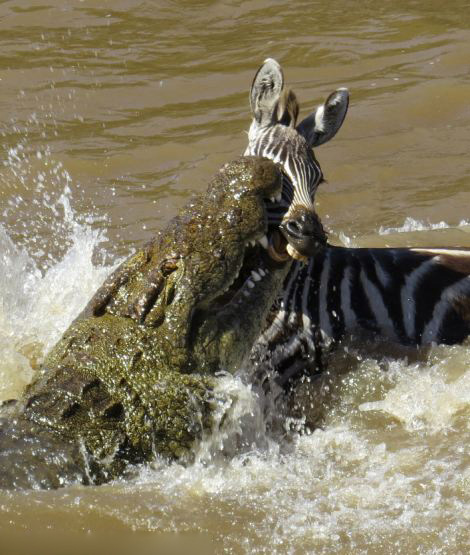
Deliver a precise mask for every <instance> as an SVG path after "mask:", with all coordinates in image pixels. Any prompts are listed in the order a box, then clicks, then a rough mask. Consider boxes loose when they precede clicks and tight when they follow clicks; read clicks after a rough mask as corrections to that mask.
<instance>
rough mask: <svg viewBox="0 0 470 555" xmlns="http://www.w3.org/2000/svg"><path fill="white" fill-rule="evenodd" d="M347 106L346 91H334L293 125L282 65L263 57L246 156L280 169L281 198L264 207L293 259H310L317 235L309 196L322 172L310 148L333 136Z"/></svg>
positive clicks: (293, 103)
mask: <svg viewBox="0 0 470 555" xmlns="http://www.w3.org/2000/svg"><path fill="white" fill-rule="evenodd" d="M348 102H349V95H348V91H347V90H346V89H338V90H336V91H335V92H333V93H332V94H330V96H329V97H328V98H327V99H326V101H325V103H324V104H322V105H320V106H318V108H317V109H316V110H314V112H313V113H312V114H310V115H309V116H308V117H307V118H305V119H304V120H303V121H302V122H301V123H299V124H297V116H298V113H299V104H298V102H297V98H296V96H295V94H294V93H293V92H292V91H291V90H288V89H285V88H284V75H283V72H282V68H281V66H280V65H279V64H278V63H277V62H276V61H275V60H273V59H271V58H268V59H267V60H266V61H265V62H264V64H263V65H262V66H261V67H260V68H259V70H258V72H257V73H256V75H255V78H254V80H253V84H252V86H251V91H250V105H251V111H252V115H253V120H252V123H251V126H250V130H249V133H248V146H247V149H246V151H245V155H246V156H262V157H264V158H268V159H270V160H272V161H274V162H275V163H277V164H279V165H280V166H281V169H282V171H283V175H284V179H283V187H282V197H281V198H278V199H277V200H276V202H273V203H269V205H268V221H269V224H270V225H272V226H276V227H277V226H280V229H281V231H282V233H283V234H284V235H285V238H286V240H287V241H288V243H289V246H290V247H291V250H290V251H289V254H291V256H294V257H295V258H302V257H304V256H309V255H311V254H314V252H316V248H317V247H318V243H317V242H316V241H312V240H311V237H312V235H314V234H315V233H316V232H317V231H318V225H317V216H316V213H315V208H314V197H315V191H316V190H317V187H318V185H319V184H320V183H321V182H322V180H323V173H322V170H321V168H320V165H319V163H318V161H317V159H316V158H315V155H314V153H313V150H312V149H313V147H316V146H319V145H321V144H323V143H325V142H327V141H329V140H330V139H331V138H332V137H334V135H335V134H336V133H337V131H338V130H339V128H340V127H341V125H342V123H343V120H344V117H345V115H346V112H347V108H348ZM325 241H326V236H325V238H324V241H323V243H324V242H325ZM288 250H289V249H288Z"/></svg>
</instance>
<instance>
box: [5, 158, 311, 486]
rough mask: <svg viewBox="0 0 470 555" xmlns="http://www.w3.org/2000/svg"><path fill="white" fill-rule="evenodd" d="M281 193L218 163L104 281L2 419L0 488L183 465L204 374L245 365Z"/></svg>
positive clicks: (279, 241)
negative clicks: (203, 184) (148, 465)
mask: <svg viewBox="0 0 470 555" xmlns="http://www.w3.org/2000/svg"><path fill="white" fill-rule="evenodd" d="M281 188H282V173H281V170H280V169H278V167H277V166H276V164H274V163H273V162H271V161H269V160H266V159H261V158H255V157H250V156H246V157H241V158H239V159H236V160H234V161H232V162H229V163H228V164H226V165H225V166H224V167H223V168H222V169H221V170H220V171H219V172H218V173H217V174H216V176H215V177H214V179H213V180H212V181H211V183H210V185H209V187H208V190H207V192H206V193H205V194H202V195H199V196H197V197H195V198H193V199H192V200H191V201H190V203H189V204H188V205H187V206H186V207H185V208H184V209H183V210H182V211H181V212H180V213H179V214H178V215H177V216H176V217H175V218H174V219H173V220H171V221H170V223H169V224H168V225H167V227H166V228H165V229H164V230H163V231H161V232H159V233H158V234H157V235H156V236H155V237H154V238H153V239H152V240H151V241H150V242H149V243H147V244H146V245H145V246H144V247H143V248H141V249H140V250H138V251H137V252H136V253H135V254H133V255H132V256H130V258H128V259H127V260H126V261H124V262H123V263H122V264H121V265H120V266H119V267H118V268H117V270H115V271H114V272H113V273H112V274H111V275H110V276H109V278H108V279H107V280H106V281H105V282H104V284H103V285H102V286H101V287H100V288H99V289H98V291H97V292H96V294H95V295H94V296H93V297H92V299H91V300H90V302H89V303H88V305H87V306H86V307H85V309H84V310H83V312H82V313H81V314H80V315H79V316H78V317H77V318H76V320H75V321H74V322H73V323H72V324H71V326H70V327H69V328H68V329H67V330H66V331H65V333H64V334H63V336H62V338H61V339H60V340H59V342H58V343H57V344H56V345H55V346H54V347H53V348H52V350H51V351H50V352H49V354H48V355H47V356H46V358H45V360H44V362H43V364H42V366H41V368H40V370H39V371H38V374H37V376H36V378H35V380H34V381H33V383H32V384H30V385H29V386H28V387H27V389H26V391H25V392H24V394H23V396H22V398H21V399H19V400H17V401H15V402H12V403H7V404H6V406H4V407H2V409H1V411H0V488H2V489H28V488H57V487H61V486H64V485H67V484H70V483H74V482H79V483H82V484H102V483H105V482H107V481H109V480H112V479H115V478H117V477H120V476H122V475H123V473H125V472H126V469H128V468H129V467H131V466H132V465H136V464H140V463H144V462H148V461H151V460H152V459H154V458H155V457H156V456H161V457H164V458H165V459H168V460H175V459H178V460H180V461H186V462H189V461H191V457H192V456H193V454H194V445H195V444H196V443H197V442H198V441H199V440H200V439H201V438H202V437H203V435H204V434H205V433H210V432H211V430H212V427H213V426H214V420H213V418H212V415H213V411H214V409H215V407H216V405H217V402H218V396H217V392H216V388H215V385H216V382H217V379H218V378H217V375H216V374H217V372H218V371H220V370H225V371H228V372H234V371H236V370H237V369H239V368H240V367H241V366H242V365H243V364H244V363H245V362H246V360H247V358H248V357H249V353H250V351H251V349H252V346H253V344H254V343H255V342H256V340H257V338H258V337H259V336H260V334H261V332H262V330H263V329H264V328H265V327H266V326H267V319H268V317H269V314H270V312H271V308H272V306H273V303H274V302H275V299H276V298H277V297H278V295H279V291H280V289H281V288H282V284H283V282H284V279H285V277H286V275H287V273H288V271H289V268H290V265H291V261H292V259H291V257H290V256H288V255H287V254H286V241H285V240H283V238H282V236H281V234H280V233H279V231H278V230H277V229H276V228H275V227H273V226H268V214H267V208H266V206H267V205H268V204H269V203H271V202H273V201H274V199H275V198H276V197H277V198H279V195H280V193H281ZM319 229H322V228H319ZM320 235H321V233H320ZM318 244H319V245H321V244H322V237H321V236H320V237H319V238H318Z"/></svg>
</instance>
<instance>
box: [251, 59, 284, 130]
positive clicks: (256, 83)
mask: <svg viewBox="0 0 470 555" xmlns="http://www.w3.org/2000/svg"><path fill="white" fill-rule="evenodd" d="M283 88H284V75H283V73H282V68H281V66H280V65H279V64H278V63H277V62H276V60H273V59H272V58H268V59H267V60H265V62H264V64H263V65H262V66H261V67H260V68H259V69H258V71H257V73H256V75H255V78H254V79H253V84H252V85H251V91H250V105H251V111H252V112H253V117H254V118H255V120H256V122H257V123H259V124H260V125H266V124H269V123H270V122H271V121H273V120H274V119H276V109H277V103H278V101H279V98H280V96H281V93H282V89H283Z"/></svg>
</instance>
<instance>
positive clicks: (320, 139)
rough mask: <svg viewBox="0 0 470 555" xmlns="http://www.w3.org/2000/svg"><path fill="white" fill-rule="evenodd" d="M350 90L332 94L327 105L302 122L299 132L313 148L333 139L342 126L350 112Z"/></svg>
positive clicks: (340, 90)
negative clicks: (347, 113)
mask: <svg viewBox="0 0 470 555" xmlns="http://www.w3.org/2000/svg"><path fill="white" fill-rule="evenodd" d="M348 104H349V92H348V89H338V90H336V91H335V92H333V93H331V94H330V96H329V97H328V98H327V99H326V101H325V103H324V104H322V105H320V106H318V108H317V109H316V110H315V111H314V112H312V113H311V114H310V115H309V116H307V117H306V118H305V119H304V120H302V121H301V122H300V123H299V125H298V126H297V131H298V133H299V134H300V135H302V136H303V137H304V138H305V140H306V141H307V143H308V144H309V145H310V146H311V147H312V148H313V147H315V146H319V145H322V144H323V143H326V142H327V141H329V140H330V139H332V138H333V137H334V136H335V135H336V133H337V131H338V130H339V128H340V127H341V125H342V124H343V121H344V117H345V116H346V112H347V111H348Z"/></svg>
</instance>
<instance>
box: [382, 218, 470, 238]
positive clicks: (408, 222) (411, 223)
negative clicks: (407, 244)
mask: <svg viewBox="0 0 470 555" xmlns="http://www.w3.org/2000/svg"><path fill="white" fill-rule="evenodd" d="M467 226H470V221H468V220H462V221H461V222H459V223H458V224H457V225H456V226H453V225H449V224H448V223H446V222H444V221H441V222H437V223H434V224H433V223H431V222H421V221H419V220H415V219H414V218H411V217H409V216H408V217H406V218H405V221H404V222H403V225H402V226H400V227H383V226H380V228H379V234H380V235H390V234H391V233H409V232H412V231H432V230H435V229H451V228H456V227H457V228H459V227H467Z"/></svg>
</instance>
